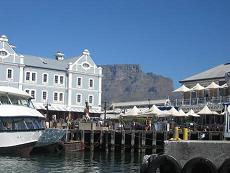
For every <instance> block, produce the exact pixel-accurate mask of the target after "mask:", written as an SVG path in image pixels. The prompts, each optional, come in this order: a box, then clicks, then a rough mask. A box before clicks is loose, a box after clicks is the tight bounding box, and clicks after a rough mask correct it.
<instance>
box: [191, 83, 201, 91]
mask: <svg viewBox="0 0 230 173" xmlns="http://www.w3.org/2000/svg"><path fill="white" fill-rule="evenodd" d="M191 90H192V91H200V90H204V87H203V86H201V85H200V84H199V83H197V84H196V85H195V86H194V87H192V88H191Z"/></svg>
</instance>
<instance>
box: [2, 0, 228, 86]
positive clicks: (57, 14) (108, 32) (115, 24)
mask: <svg viewBox="0 0 230 173" xmlns="http://www.w3.org/2000/svg"><path fill="white" fill-rule="evenodd" d="M0 3H1V12H0V18H1V20H0V21H1V22H0V23H1V24H0V35H2V34H4V35H6V36H7V37H8V39H9V42H10V43H11V44H13V45H15V46H16V52H18V53H21V54H29V55H36V56H44V57H49V58H54V54H55V53H56V52H57V51H61V52H63V53H64V54H65V56H66V57H73V56H79V55H80V54H81V52H82V51H83V50H84V49H85V48H87V49H88V50H89V51H90V55H91V57H92V59H93V60H94V62H95V63H96V64H102V65H106V64H139V65H140V66H141V68H142V70H143V71H144V72H146V73H147V72H153V73H156V74H159V75H162V76H166V77H169V78H171V79H172V80H173V82H174V86H175V87H178V86H179V85H180V84H179V82H178V81H179V80H182V79H184V78H186V77H189V76H191V75H193V74H196V73H199V72H202V71H205V70H207V69H209V68H212V67H215V66H217V65H219V64H224V63H228V62H230V1H229V0H221V1H217V0H205V1H203V0H52V1H51V0H50V1H48V0H36V1H32V0H20V1H19V0H7V1H4V0H0Z"/></svg>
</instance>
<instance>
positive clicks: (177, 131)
mask: <svg viewBox="0 0 230 173" xmlns="http://www.w3.org/2000/svg"><path fill="white" fill-rule="evenodd" d="M170 140H175V141H178V140H180V138H179V128H178V127H175V128H174V134H173V138H171V139H170Z"/></svg>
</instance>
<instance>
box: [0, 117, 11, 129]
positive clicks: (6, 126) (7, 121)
mask: <svg viewBox="0 0 230 173" xmlns="http://www.w3.org/2000/svg"><path fill="white" fill-rule="evenodd" d="M2 125H3V127H2V130H12V129H13V126H12V120H11V119H9V118H6V119H2Z"/></svg>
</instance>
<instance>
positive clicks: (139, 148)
mask: <svg viewBox="0 0 230 173" xmlns="http://www.w3.org/2000/svg"><path fill="white" fill-rule="evenodd" d="M141 136H142V135H141V132H140V131H139V132H138V152H139V153H140V152H141Z"/></svg>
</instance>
